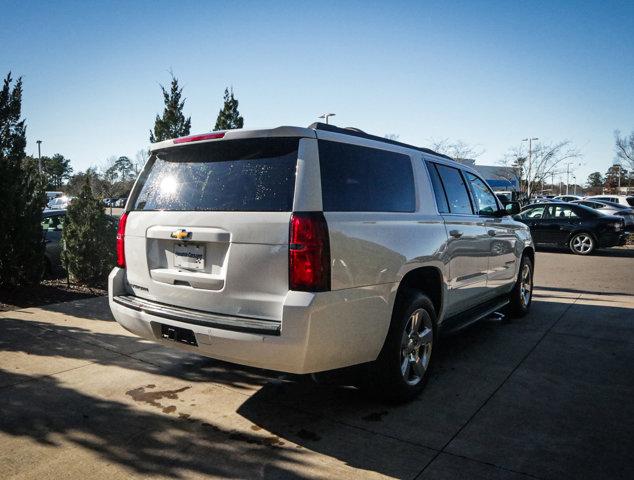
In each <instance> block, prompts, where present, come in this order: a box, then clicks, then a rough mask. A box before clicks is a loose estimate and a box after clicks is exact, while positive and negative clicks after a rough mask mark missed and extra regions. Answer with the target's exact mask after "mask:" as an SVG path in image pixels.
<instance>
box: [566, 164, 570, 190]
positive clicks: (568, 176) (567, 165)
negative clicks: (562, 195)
mask: <svg viewBox="0 0 634 480" xmlns="http://www.w3.org/2000/svg"><path fill="white" fill-rule="evenodd" d="M569 189H570V164H569V163H567V164H566V195H568V193H569Z"/></svg>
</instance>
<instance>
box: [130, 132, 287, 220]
mask: <svg viewBox="0 0 634 480" xmlns="http://www.w3.org/2000/svg"><path fill="white" fill-rule="evenodd" d="M298 144H299V139H298V138H257V139H246V140H227V141H219V142H209V143H203V144H192V145H187V146H184V147H176V148H170V149H166V150H162V151H158V152H156V153H155V154H154V155H153V156H152V157H151V159H150V165H149V168H150V170H149V173H148V174H147V178H146V179H145V181H144V182H143V185H142V187H141V190H140V191H139V194H138V196H137V198H136V200H135V202H134V210H175V211H213V210H216V211H240V212H247V211H249V212H290V211H291V210H292V208H293V191H294V189H295V166H296V163H297V148H298Z"/></svg>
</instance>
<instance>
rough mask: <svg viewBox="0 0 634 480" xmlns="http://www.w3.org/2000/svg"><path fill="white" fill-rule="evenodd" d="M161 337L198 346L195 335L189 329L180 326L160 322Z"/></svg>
mask: <svg viewBox="0 0 634 480" xmlns="http://www.w3.org/2000/svg"><path fill="white" fill-rule="evenodd" d="M161 337H163V338H164V339H165V340H172V341H173V342H179V343H186V344H187V345H193V346H194V347H197V346H198V342H196V335H194V332H193V331H191V330H188V329H186V328H180V327H172V326H170V325H163V324H161Z"/></svg>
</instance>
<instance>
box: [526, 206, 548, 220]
mask: <svg viewBox="0 0 634 480" xmlns="http://www.w3.org/2000/svg"><path fill="white" fill-rule="evenodd" d="M544 210H546V207H535V208H529V209H528V210H525V211H523V212H522V213H521V214H520V217H521V218H531V219H539V218H544V216H545V214H544Z"/></svg>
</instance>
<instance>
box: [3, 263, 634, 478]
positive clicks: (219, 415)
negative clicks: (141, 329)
mask: <svg viewBox="0 0 634 480" xmlns="http://www.w3.org/2000/svg"><path fill="white" fill-rule="evenodd" d="M551 256H552V257H551ZM560 257H562V255H561V254H539V255H538V260H537V262H538V263H537V265H538V269H539V265H540V262H543V261H548V262H551V261H564V262H565V261H570V259H571V258H575V257H572V256H566V258H564V259H563V260H562V259H561V258H560ZM625 260H627V261H630V262H632V263H634V259H630V258H628V259H625ZM633 267H634V266H633ZM563 270H565V269H563ZM538 271H539V270H538ZM538 280H539V279H538ZM541 283H542V284H545V283H546V282H541ZM564 285H565V284H564ZM630 288H631V287H630ZM534 301H535V303H534V305H533V311H532V312H531V314H530V316H528V317H527V318H525V319H522V320H520V321H515V322H512V323H499V322H495V321H485V322H482V323H480V324H478V325H476V326H475V327H474V328H471V329H469V330H468V331H465V332H463V333H462V334H460V335H458V336H455V337H453V338H450V339H448V341H446V342H445V343H444V344H443V345H440V346H439V350H438V351H437V354H438V356H437V358H436V361H437V363H436V368H435V371H434V375H433V377H432V378H431V379H430V382H429V384H428V386H427V388H426V390H425V392H424V393H423V395H422V396H421V397H420V398H419V399H418V400H417V401H415V402H412V403H410V404H408V405H404V406H399V407H388V406H385V405H381V404H378V403H374V402H371V401H369V400H367V399H366V398H364V397H363V395H362V394H361V393H359V392H357V391H356V390H353V389H343V388H335V387H325V386H318V385H314V384H312V383H311V382H308V381H302V380H301V379H299V380H298V379H294V378H286V377H284V376H283V375H280V374H275V373H271V372H265V371H261V370H256V369H250V368H243V367H237V366H234V365H228V364H223V363H221V362H217V361H214V360H211V359H207V358H202V357H198V356H195V355H189V354H183V353H180V352H176V351H173V350H168V349H165V348H163V347H161V346H157V345H155V344H153V343H150V342H146V341H143V340H141V339H138V338H136V337H133V336H131V335H130V334H128V333H127V332H125V331H124V330H123V329H122V328H120V327H119V326H118V324H116V323H115V322H113V321H112V319H111V317H110V315H109V312H108V308H107V302H106V299H105V298H103V297H101V298H94V299H89V300H82V301H78V302H69V303H65V304H56V305H49V306H46V307H43V308H29V309H24V310H19V311H12V312H5V313H2V314H0V413H1V414H0V468H1V469H0V476H1V477H2V478H107V479H108V480H114V479H118V478H131V477H132V478H148V477H153V478H175V477H177V478H208V477H216V478H262V477H263V478H383V477H394V478H409V479H414V478H418V479H458V478H495V479H507V478H508V479H522V478H543V479H550V478H552V479H555V478H556V479H561V478H575V479H578V478H592V479H596V478H632V476H633V475H634V456H633V455H632V451H634V433H633V432H634V402H633V401H632V398H634V373H633V372H634V370H633V367H632V366H633V365H634V310H633V307H634V299H633V298H632V296H631V294H630V293H629V292H627V291H626V292H621V293H620V294H615V295H612V294H606V293H604V292H602V291H599V290H598V289H595V290H594V291H593V289H591V288H589V287H587V286H586V288H585V290H584V289H581V288H579V287H578V286H576V288H575V289H573V288H565V286H562V287H561V288H559V289H557V288H554V287H549V286H547V285H544V288H543V289H540V290H537V291H536V295H535V298H534Z"/></svg>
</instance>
